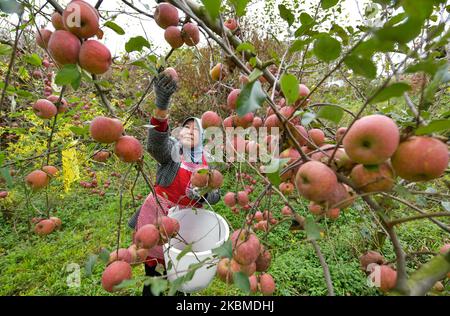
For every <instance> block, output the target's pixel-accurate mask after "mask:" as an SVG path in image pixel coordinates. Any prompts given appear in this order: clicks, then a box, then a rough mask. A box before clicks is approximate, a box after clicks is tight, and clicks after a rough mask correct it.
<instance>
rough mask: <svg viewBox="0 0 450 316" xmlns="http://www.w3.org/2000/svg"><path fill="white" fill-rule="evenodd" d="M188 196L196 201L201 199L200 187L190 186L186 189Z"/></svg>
mask: <svg viewBox="0 0 450 316" xmlns="http://www.w3.org/2000/svg"><path fill="white" fill-rule="evenodd" d="M186 196H187V197H188V198H189V199H191V200H195V201H200V200H201V199H202V197H201V195H200V192H199V189H198V188H195V187H192V186H188V187H187V189H186Z"/></svg>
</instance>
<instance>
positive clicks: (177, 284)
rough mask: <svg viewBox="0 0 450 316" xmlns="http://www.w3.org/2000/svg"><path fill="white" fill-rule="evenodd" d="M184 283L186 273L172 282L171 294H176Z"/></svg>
mask: <svg viewBox="0 0 450 316" xmlns="http://www.w3.org/2000/svg"><path fill="white" fill-rule="evenodd" d="M183 283H184V275H183V276H181V277H179V278H176V279H175V280H174V281H173V282H171V283H170V288H169V296H172V295H174V294H175V293H176V291H177V290H178V289H179V288H180V287H181V285H182V284H183Z"/></svg>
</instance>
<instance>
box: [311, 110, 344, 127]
mask: <svg viewBox="0 0 450 316" xmlns="http://www.w3.org/2000/svg"><path fill="white" fill-rule="evenodd" d="M343 116H344V110H343V109H341V108H338V107H336V106H331V105H325V106H321V107H320V109H319V111H318V112H317V117H318V118H323V119H326V120H328V121H331V122H334V123H336V124H339V122H340V121H341V120H342V117H343Z"/></svg>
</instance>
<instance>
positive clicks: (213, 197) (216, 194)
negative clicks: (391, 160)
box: [205, 189, 220, 205]
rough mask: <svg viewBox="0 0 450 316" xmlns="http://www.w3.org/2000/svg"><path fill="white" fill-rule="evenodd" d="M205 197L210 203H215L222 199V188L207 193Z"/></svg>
mask: <svg viewBox="0 0 450 316" xmlns="http://www.w3.org/2000/svg"><path fill="white" fill-rule="evenodd" d="M205 199H206V200H207V201H208V203H209V204H211V205H213V204H216V203H217V202H219V201H220V190H219V189H217V190H213V191H211V192H208V193H207V194H206V195H205Z"/></svg>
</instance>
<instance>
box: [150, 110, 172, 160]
mask: <svg viewBox="0 0 450 316" xmlns="http://www.w3.org/2000/svg"><path fill="white" fill-rule="evenodd" d="M150 123H151V124H152V125H154V126H155V127H152V128H149V130H148V139H147V151H148V152H149V153H150V155H152V157H153V158H154V159H155V160H156V161H157V162H158V163H160V164H165V163H167V162H170V161H171V160H172V157H171V152H172V145H173V143H172V142H170V141H169V134H170V131H169V125H168V123H167V119H166V120H158V119H156V118H154V117H152V119H151V121H150Z"/></svg>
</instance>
